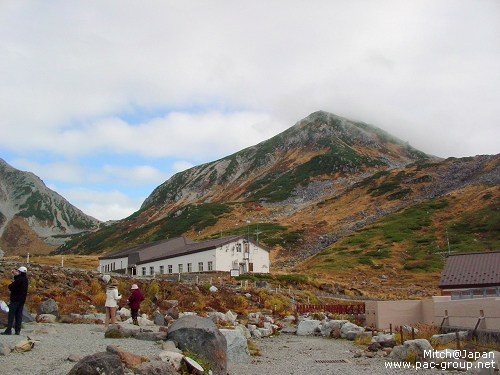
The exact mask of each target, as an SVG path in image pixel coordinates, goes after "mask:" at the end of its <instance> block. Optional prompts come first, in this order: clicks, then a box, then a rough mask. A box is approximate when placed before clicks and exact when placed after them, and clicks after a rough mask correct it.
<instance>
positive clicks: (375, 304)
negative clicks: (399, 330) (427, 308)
mask: <svg viewBox="0 0 500 375" xmlns="http://www.w3.org/2000/svg"><path fill="white" fill-rule="evenodd" d="M365 314H366V325H367V326H370V327H371V326H373V327H375V328H377V329H383V330H388V329H389V328H390V326H391V324H392V327H393V329H394V327H395V326H402V325H405V324H409V325H414V324H417V323H420V322H422V321H423V312H422V301H420V300H415V301H368V302H365Z"/></svg>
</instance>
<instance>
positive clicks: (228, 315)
mask: <svg viewBox="0 0 500 375" xmlns="http://www.w3.org/2000/svg"><path fill="white" fill-rule="evenodd" d="M224 320H226V321H227V322H229V323H231V324H234V323H235V322H236V315H234V314H233V312H232V311H231V310H228V312H227V313H226V315H225V319H224Z"/></svg>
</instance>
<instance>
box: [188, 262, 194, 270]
mask: <svg viewBox="0 0 500 375" xmlns="http://www.w3.org/2000/svg"><path fill="white" fill-rule="evenodd" d="M188 272H193V264H192V263H188Z"/></svg>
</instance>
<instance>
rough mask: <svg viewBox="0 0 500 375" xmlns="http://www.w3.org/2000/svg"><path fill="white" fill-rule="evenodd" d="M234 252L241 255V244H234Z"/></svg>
mask: <svg viewBox="0 0 500 375" xmlns="http://www.w3.org/2000/svg"><path fill="white" fill-rule="evenodd" d="M236 252H237V253H241V244H240V243H237V244H236Z"/></svg>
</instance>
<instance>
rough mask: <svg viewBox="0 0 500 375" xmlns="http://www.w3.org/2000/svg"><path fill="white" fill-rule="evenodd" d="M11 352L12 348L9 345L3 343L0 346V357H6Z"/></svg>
mask: <svg viewBox="0 0 500 375" xmlns="http://www.w3.org/2000/svg"><path fill="white" fill-rule="evenodd" d="M11 352H12V348H11V347H10V345H9V344H7V343H5V342H4V343H3V344H2V345H0V355H3V356H8V355H9V354H10V353H11Z"/></svg>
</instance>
